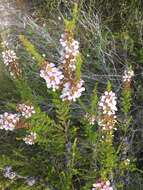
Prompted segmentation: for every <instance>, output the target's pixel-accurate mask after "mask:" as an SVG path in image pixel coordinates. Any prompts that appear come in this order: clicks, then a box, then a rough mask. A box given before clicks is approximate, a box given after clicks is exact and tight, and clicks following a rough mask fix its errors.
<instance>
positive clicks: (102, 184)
mask: <svg viewBox="0 0 143 190" xmlns="http://www.w3.org/2000/svg"><path fill="white" fill-rule="evenodd" d="M92 190H113V187H111V184H110V181H100V180H99V181H97V182H96V183H94V184H93V188H92Z"/></svg>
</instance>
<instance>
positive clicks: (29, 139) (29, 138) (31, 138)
mask: <svg viewBox="0 0 143 190" xmlns="http://www.w3.org/2000/svg"><path fill="white" fill-rule="evenodd" d="M36 136H37V135H36V133H34V132H31V133H30V134H28V135H26V136H25V137H24V138H23V141H24V142H25V143H26V144H29V145H33V144H35V140H36Z"/></svg>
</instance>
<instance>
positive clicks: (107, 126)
mask: <svg viewBox="0 0 143 190" xmlns="http://www.w3.org/2000/svg"><path fill="white" fill-rule="evenodd" d="M116 99H117V97H116V95H115V93H114V92H112V91H111V90H110V91H105V92H104V94H103V95H102V96H101V99H100V102H99V112H100V115H99V121H98V123H99V126H101V127H102V129H103V130H112V129H113V128H114V125H115V123H116V115H115V112H116V111H117V106H116V104H117V101H116Z"/></svg>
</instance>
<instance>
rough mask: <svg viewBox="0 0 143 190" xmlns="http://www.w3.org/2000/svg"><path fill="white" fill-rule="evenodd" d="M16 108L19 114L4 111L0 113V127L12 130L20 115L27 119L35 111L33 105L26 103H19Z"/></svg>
mask: <svg viewBox="0 0 143 190" xmlns="http://www.w3.org/2000/svg"><path fill="white" fill-rule="evenodd" d="M17 110H18V111H19V112H21V114H20V113H18V114H13V113H8V112H5V113H4V114H1V115H0V129H5V130H9V131H13V130H14V129H15V128H16V126H17V125H18V123H19V121H20V117H21V116H22V117H25V118H26V119H27V118H29V117H31V116H32V115H33V114H34V113H35V110H34V107H33V106H29V105H26V104H19V105H18V106H17Z"/></svg>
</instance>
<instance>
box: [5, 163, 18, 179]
mask: <svg viewBox="0 0 143 190" xmlns="http://www.w3.org/2000/svg"><path fill="white" fill-rule="evenodd" d="M3 176H4V177H5V178H8V179H11V180H12V179H14V178H15V177H16V173H15V172H13V171H12V167H11V166H6V167H5V168H4V170H3Z"/></svg>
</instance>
